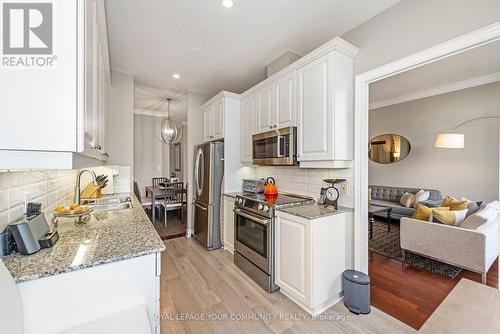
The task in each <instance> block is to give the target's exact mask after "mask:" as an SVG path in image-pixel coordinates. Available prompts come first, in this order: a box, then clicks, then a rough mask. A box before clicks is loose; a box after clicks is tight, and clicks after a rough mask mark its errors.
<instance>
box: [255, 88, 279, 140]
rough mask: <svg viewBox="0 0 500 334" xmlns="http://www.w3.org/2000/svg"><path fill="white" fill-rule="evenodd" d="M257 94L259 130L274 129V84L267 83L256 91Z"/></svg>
mask: <svg viewBox="0 0 500 334" xmlns="http://www.w3.org/2000/svg"><path fill="white" fill-rule="evenodd" d="M256 96H257V117H258V128H257V130H258V131H259V132H265V131H269V130H271V129H273V127H274V124H273V116H274V113H275V109H274V106H275V105H274V103H273V102H274V101H273V96H274V94H273V86H272V85H267V86H264V87H263V88H261V89H260V90H259V91H257V93H256Z"/></svg>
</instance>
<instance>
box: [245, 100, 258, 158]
mask: <svg viewBox="0 0 500 334" xmlns="http://www.w3.org/2000/svg"><path fill="white" fill-rule="evenodd" d="M255 109H256V96H255V95H250V96H247V97H246V98H244V99H243V100H242V101H241V162H243V163H252V161H253V152H252V134H253V133H254V132H255V128H256V126H255V123H256V119H257V118H258V116H257V115H256V113H255Z"/></svg>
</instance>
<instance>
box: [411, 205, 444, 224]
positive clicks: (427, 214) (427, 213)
mask: <svg viewBox="0 0 500 334" xmlns="http://www.w3.org/2000/svg"><path fill="white" fill-rule="evenodd" d="M432 210H436V211H450V208H449V207H439V208H428V207H426V206H425V205H423V204H420V203H419V204H417V209H416V210H415V212H414V213H413V217H412V218H413V219H418V220H425V221H427V222H428V221H430V219H431V214H432Z"/></svg>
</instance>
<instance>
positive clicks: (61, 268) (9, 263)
mask: <svg viewBox="0 0 500 334" xmlns="http://www.w3.org/2000/svg"><path fill="white" fill-rule="evenodd" d="M122 195H123V194H122ZM129 196H131V198H132V204H133V208H131V209H124V210H116V211H100V212H93V213H92V214H91V219H90V221H89V222H88V223H87V224H83V225H76V224H75V223H74V220H73V219H68V218H64V219H60V220H59V228H58V232H59V241H58V242H57V243H56V244H55V245H54V247H52V248H48V249H42V250H40V251H38V252H37V253H35V254H32V255H20V254H18V253H16V254H12V255H9V256H6V257H3V258H2V260H3V262H4V264H5V266H6V267H7V269H9V271H10V273H11V275H12V276H13V278H14V280H15V281H16V283H20V282H25V281H30V280H34V279H38V278H42V277H47V276H52V275H58V274H61V273H67V272H72V271H77V270H80V269H84V268H90V267H94V266H97V265H101V264H106V263H112V262H116V261H121V260H125V259H131V258H135V257H139V256H143V255H147V254H152V253H158V252H162V251H164V250H165V245H164V243H163V242H162V240H161V239H160V237H159V235H158V233H157V232H156V230H155V228H154V226H153V224H151V221H150V220H149V218H148V216H147V215H146V212H145V211H144V210H143V208H142V206H141V204H140V203H139V201H138V200H137V199H136V198H135V197H134V196H133V195H129Z"/></svg>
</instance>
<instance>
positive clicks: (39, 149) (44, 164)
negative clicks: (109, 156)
mask: <svg viewBox="0 0 500 334" xmlns="http://www.w3.org/2000/svg"><path fill="white" fill-rule="evenodd" d="M52 3H53V6H52V8H50V7H49V9H47V10H48V11H52V21H53V35H52V36H45V37H43V40H42V42H43V43H44V44H45V45H48V46H49V45H50V44H51V41H52V45H53V49H52V51H51V52H50V53H49V54H35V55H32V54H30V55H23V54H16V55H13V56H12V59H14V58H15V59H17V60H23V59H24V60H27V59H32V57H35V58H36V59H37V63H38V64H41V65H36V66H20V65H19V64H18V65H17V66H13V65H12V66H11V65H9V66H7V65H6V64H4V63H2V65H0V113H1V118H2V122H1V123H0V169H16V168H18V169H24V168H60V169H64V168H73V167H75V165H74V161H75V159H74V154H75V153H83V154H85V155H87V156H91V157H93V158H98V159H105V157H106V155H105V154H104V153H105V144H106V138H105V121H106V106H107V102H106V92H107V88H108V86H109V82H110V73H109V59H108V50H107V33H106V21H105V13H104V1H103V0H91V1H78V0H71V1H68V0H53V1H52ZM55 8H57V10H54V9H55ZM43 15H45V14H44V13H43V12H42V16H43ZM47 22H49V21H47ZM24 47H29V45H24ZM19 53H21V52H19ZM14 67H15V68H14ZM96 146H98V147H100V148H101V150H96V149H95V147H96Z"/></svg>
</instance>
